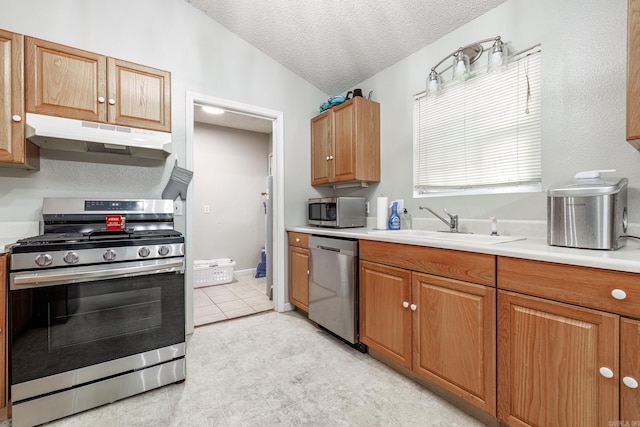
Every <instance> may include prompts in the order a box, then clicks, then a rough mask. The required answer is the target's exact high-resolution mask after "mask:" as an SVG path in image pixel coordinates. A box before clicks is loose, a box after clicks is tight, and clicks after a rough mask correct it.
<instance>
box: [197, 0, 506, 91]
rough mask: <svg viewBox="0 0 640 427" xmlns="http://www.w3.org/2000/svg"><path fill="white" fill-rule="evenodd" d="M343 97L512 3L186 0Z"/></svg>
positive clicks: (494, 0) (497, 0)
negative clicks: (493, 11) (462, 27)
mask: <svg viewBox="0 0 640 427" xmlns="http://www.w3.org/2000/svg"><path fill="white" fill-rule="evenodd" d="M185 1H187V2H188V3H190V4H191V5H193V6H194V7H196V8H197V9H200V10H202V11H203V12H204V13H206V14H207V15H208V16H209V17H210V18H212V19H214V20H215V21H217V22H218V23H220V24H221V25H222V26H224V27H225V28H227V29H228V30H230V31H231V32H233V33H235V34H237V35H238V36H240V37H241V38H243V39H244V40H246V41H247V42H248V43H250V44H251V45H253V46H255V47H256V48H258V49H260V50H261V51H263V52H264V53H266V54H267V55H269V56H270V57H272V58H273V59H275V60H276V61H278V62H279V63H281V64H282V65H284V66H285V67H287V68H288V69H290V70H291V71H293V72H294V73H296V74H297V75H299V76H300V77H302V78H303V79H305V80H307V81H308V82H310V83H311V84H313V85H314V86H316V87H317V88H318V89H320V90H322V91H323V92H325V93H326V94H328V95H338V94H341V93H344V92H346V91H347V90H349V89H351V88H353V86H354V85H356V84H358V83H359V82H361V81H363V80H365V79H367V78H369V77H371V76H373V75H374V74H377V73H378V72H380V71H382V70H383V69H385V68H387V67H389V66H390V65H392V64H394V63H396V62H398V61H399V60H401V59H402V58H405V57H407V56H409V55H411V54H412V53H414V52H416V51H418V50H420V49H421V48H423V47H425V46H427V45H429V44H431V43H433V42H434V41H436V40H437V39H439V38H440V37H442V36H444V35H445V34H447V33H449V32H451V31H453V30H454V29H456V28H458V27H460V26H462V25H463V24H465V23H467V22H469V21H471V20H473V19H474V18H476V17H478V16H480V15H482V14H484V13H485V12H487V11H489V10H491V9H493V8H494V7H496V6H498V5H499V4H501V3H503V2H504V1H506V0H464V1H462V0H458V1H456V0H185Z"/></svg>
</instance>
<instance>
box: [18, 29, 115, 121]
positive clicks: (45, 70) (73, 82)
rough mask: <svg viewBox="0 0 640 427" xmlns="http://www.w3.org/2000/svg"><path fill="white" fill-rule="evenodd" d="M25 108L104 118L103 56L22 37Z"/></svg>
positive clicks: (47, 113) (51, 114)
mask: <svg viewBox="0 0 640 427" xmlns="http://www.w3.org/2000/svg"><path fill="white" fill-rule="evenodd" d="M25 61H26V62H25V76H26V101H27V112H30V113H38V114H45V115H49V116H60V117H67V118H70V119H79V120H89V121H93V122H105V121H106V119H107V108H106V102H105V101H106V99H105V97H106V81H107V74H106V71H107V66H106V57H104V56H102V55H98V54H97V53H92V52H87V51H84V50H80V49H75V48H72V47H68V46H63V45H59V44H56V43H51V42H48V41H45V40H39V39H34V38H31V37H25Z"/></svg>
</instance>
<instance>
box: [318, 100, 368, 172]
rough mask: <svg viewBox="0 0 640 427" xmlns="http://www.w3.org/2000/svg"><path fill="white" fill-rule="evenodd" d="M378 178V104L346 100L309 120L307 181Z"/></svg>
mask: <svg viewBox="0 0 640 427" xmlns="http://www.w3.org/2000/svg"><path fill="white" fill-rule="evenodd" d="M378 181H380V104H378V103H377V102H374V101H370V100H368V99H365V98H362V97H355V98H353V99H350V100H348V101H346V102H344V103H342V104H340V105H338V106H336V107H333V108H332V109H330V110H328V111H325V112H323V113H322V114H320V115H318V116H316V117H314V118H313V119H311V184H312V185H323V184H335V183H345V182H378Z"/></svg>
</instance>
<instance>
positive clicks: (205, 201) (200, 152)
mask: <svg viewBox="0 0 640 427" xmlns="http://www.w3.org/2000/svg"><path fill="white" fill-rule="evenodd" d="M270 142H271V135H267V134H264V133H257V132H249V131H242V130H237V129H231V128H224V127H220V126H212V125H204V124H198V123H196V126H195V129H194V169H193V171H194V175H193V176H194V179H193V185H194V188H193V190H194V191H193V194H194V206H195V209H194V213H193V230H194V233H193V236H192V243H193V251H194V255H193V257H194V259H211V258H231V259H233V260H234V261H235V262H236V266H235V269H236V270H246V269H255V268H256V266H257V265H258V262H260V252H261V249H262V248H263V247H264V245H265V234H266V232H265V214H264V207H263V205H262V202H263V200H264V196H262V195H261V194H260V193H261V192H264V191H265V190H266V177H267V174H268V170H267V169H268V168H267V164H268V156H269V145H270ZM205 205H207V206H209V209H210V211H209V213H205V212H204V206H205Z"/></svg>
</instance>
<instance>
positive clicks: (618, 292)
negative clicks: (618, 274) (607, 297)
mask: <svg viewBox="0 0 640 427" xmlns="http://www.w3.org/2000/svg"><path fill="white" fill-rule="evenodd" d="M611 296H612V297H614V298H615V299H617V300H621V301H622V300H623V299H626V298H627V293H626V292H625V291H623V290H622V289H614V290H612V291H611Z"/></svg>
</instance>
